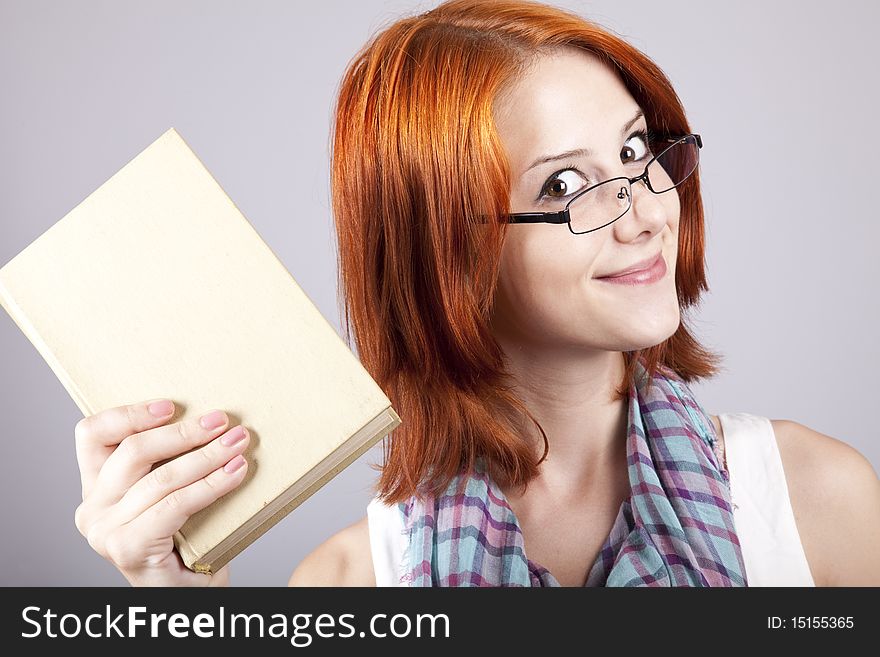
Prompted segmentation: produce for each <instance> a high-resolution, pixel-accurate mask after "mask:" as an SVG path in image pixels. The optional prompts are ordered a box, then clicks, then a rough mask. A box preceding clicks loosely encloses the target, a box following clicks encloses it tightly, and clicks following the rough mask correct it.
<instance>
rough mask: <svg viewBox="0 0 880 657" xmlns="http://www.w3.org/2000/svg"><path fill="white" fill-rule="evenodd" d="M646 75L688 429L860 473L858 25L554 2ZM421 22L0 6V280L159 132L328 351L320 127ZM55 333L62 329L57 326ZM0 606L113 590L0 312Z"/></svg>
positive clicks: (70, 469) (353, 486) (337, 12)
mask: <svg viewBox="0 0 880 657" xmlns="http://www.w3.org/2000/svg"><path fill="white" fill-rule="evenodd" d="M557 4H558V5H560V6H565V7H568V8H573V9H575V10H576V11H578V12H579V13H581V14H582V15H585V16H587V17H589V18H592V19H594V20H597V21H598V22H600V23H601V24H602V25H604V26H606V27H608V28H610V29H612V30H614V31H615V32H617V33H618V34H619V35H620V36H622V37H623V38H625V39H626V40H628V41H629V42H630V43H632V44H633V45H635V46H636V47H637V48H640V49H641V50H643V51H644V52H646V53H647V54H648V55H649V56H650V57H652V58H653V59H654V60H655V61H656V62H657V63H658V64H659V65H660V66H661V67H662V68H663V69H664V70H665V71H666V73H667V74H668V75H669V76H670V78H671V79H672V82H673V84H674V85H675V86H676V89H677V90H678V93H679V95H680V96H681V98H682V100H683V102H684V104H685V106H686V108H687V111H688V116H689V119H690V121H691V124H692V126H693V129H694V131H695V132H699V133H701V134H702V136H703V138H704V143H705V147H704V149H703V155H702V157H703V159H702V163H701V167H702V178H703V182H704V201H705V206H706V220H707V225H708V252H707V262H708V272H709V284H710V286H711V288H712V289H711V293H710V294H708V295H707V296H706V298H705V302H704V304H703V306H702V307H701V309H700V310H699V312H698V314H697V318H698V321H697V323H696V328H697V330H698V332H699V334H700V335H701V337H702V338H703V339H704V340H705V342H706V343H708V344H709V345H710V346H711V347H713V348H715V349H718V350H721V351H722V352H723V353H724V354H726V361H725V365H726V367H727V371H726V372H725V373H724V374H723V375H722V376H720V377H719V378H717V379H716V380H713V381H711V382H708V383H705V384H702V385H696V386H695V388H694V389H695V391H696V392H697V394H698V395H699V396H700V399H701V402H702V403H703V405H704V406H705V408H706V409H707V410H708V411H709V412H711V413H719V412H735V411H745V412H750V413H755V414H758V415H764V416H767V417H771V418H779V419H781V418H787V419H793V420H797V421H798V422H801V423H803V424H806V425H807V426H810V427H812V428H814V429H816V430H818V431H821V432H823V433H826V434H828V435H831V436H834V437H836V438H839V439H841V440H844V441H846V442H848V443H850V444H852V445H853V446H855V447H856V448H858V449H859V450H860V451H861V452H862V453H863V454H865V455H866V456H867V457H868V458H869V459H870V460H871V461H872V462H873V463H874V465H875V468H877V465H878V464H880V447H878V444H877V441H876V438H877V430H876V429H875V428H873V427H874V424H872V423H868V422H865V421H863V420H859V417H862V418H864V417H865V414H866V413H872V412H873V411H874V410H875V404H876V396H877V392H878V385H877V378H876V377H877V371H878V365H880V358H878V345H877V340H876V336H877V328H876V327H877V324H878V302H877V291H876V284H877V282H878V280H880V276H878V274H880V265H878V257H877V254H876V250H877V245H878V243H880V228H878V222H877V219H878V216H877V215H878V211H877V199H876V194H875V192H876V190H877V189H878V185H877V182H876V180H874V178H873V175H872V174H875V173H876V172H877V159H878V157H880V138H878V129H877V127H876V124H875V123H874V122H873V121H872V119H871V118H870V117H871V114H870V112H872V111H874V109H875V108H876V107H877V105H878V102H877V101H878V92H877V85H876V80H877V73H876V68H875V63H876V60H877V57H878V55H880V48H878V46H877V38H876V34H875V33H874V28H875V27H876V25H877V24H878V20H880V10H878V6H880V5H878V4H877V3H874V2H868V1H867V0H866V1H864V2H857V1H852V0H850V1H846V2H837V3H832V4H828V3H819V2H779V1H777V2H757V1H754V0H752V1H749V2H742V1H740V2H737V3H726V2H724V3H722V2H695V1H691V2H684V1H680V0H666V1H665V2H661V3H658V2H648V1H641V0H640V1H636V0H629V1H625V0H608V1H605V2H576V1H570V2H558V3H557ZM434 5H435V3H434V2H412V1H404V0H397V1H385V2H382V1H380V0H325V1H324V2H320V3H305V2H294V1H292V0H291V1H289V2H280V1H275V2H266V1H262V2H244V1H240V2H216V1H212V2H206V1H205V2H181V1H177V0H176V1H174V2H170V1H164V0H163V1H161V2H159V1H152V2H133V1H126V2H120V1H118V0H114V1H112V2H111V1H104V2H96V1H83V0H80V1H78V2H61V1H59V2H46V1H45V0H42V1H34V0H27V1H23V0H21V1H15V2H12V1H10V0H0V265H2V264H5V263H6V262H7V261H8V260H10V259H11V258H12V257H13V256H14V255H16V254H17V253H18V252H19V251H20V250H21V249H23V248H24V247H25V246H27V245H28V244H29V243H30V242H31V241H32V240H34V239H35V238H37V237H38V236H39V235H40V234H42V233H43V232H44V231H45V230H46V229H48V228H49V227H50V226H51V225H52V224H53V223H55V222H56V221H57V220H58V219H60V218H61V217H62V216H64V215H65V214H66V213H67V212H68V211H69V210H71V209H72V208H73V207H74V206H75V205H77V204H78V203H79V202H80V201H82V200H83V199H84V198H85V197H86V196H87V195H88V194H89V193H91V192H92V191H93V190H94V189H96V188H97V187H98V186H99V185H101V184H102V183H103V182H104V181H106V180H107V179H108V178H109V177H110V176H111V175H113V174H114V173H115V172H116V171H117V170H118V169H119V168H121V167H122V166H123V165H124V164H125V163H127V162H128V161H129V160H130V159H131V158H132V157H133V156H134V155H136V154H137V153H138V152H140V151H141V150H142V149H143V148H145V147H146V146H147V145H148V144H150V143H151V142H152V141H153V140H154V139H156V138H157V137H158V136H159V135H160V134H162V133H163V132H164V131H165V130H167V129H168V128H169V127H172V126H173V127H175V128H177V130H178V131H179V132H180V133H181V134H182V135H183V137H184V138H185V139H186V140H187V142H188V143H189V144H190V145H191V146H192V148H193V149H194V150H195V151H196V153H198V155H199V157H200V158H201V159H202V161H203V162H204V163H205V164H206V166H207V167H208V168H209V169H210V170H211V172H212V173H213V174H214V176H215V177H216V178H217V180H218V181H219V182H220V184H221V185H222V186H223V187H224V189H225V190H226V192H227V193H228V194H229V195H230V196H231V197H232V198H233V199H234V201H235V203H236V204H237V205H238V207H239V208H240V209H241V210H242V211H243V212H244V214H245V215H246V216H247V217H248V219H249V220H250V222H251V223H252V224H253V225H254V226H255V228H256V229H257V231H258V232H259V233H260V235H261V236H262V237H263V239H264V240H265V241H266V242H267V243H268V244H269V245H270V246H271V248H272V249H273V250H274V251H275V253H277V254H278V256H279V258H281V260H282V261H283V262H284V264H285V265H286V266H287V268H288V269H289V270H290V272H291V273H292V274H293V276H294V277H295V278H296V280H297V281H298V282H299V283H300V285H301V286H302V287H303V289H304V290H305V291H306V292H307V293H308V294H309V296H310V297H311V298H312V299H313V300H314V301H315V303H316V304H317V306H318V307H319V309H320V310H321V311H322V312H323V313H324V315H325V316H326V317H327V318H328V319H329V320H330V321H331V322H332V323H333V324H334V325H335V326H336V327H337V330H338V331H340V333H341V324H340V320H339V314H338V309H337V297H336V287H335V286H336V266H335V264H336V263H335V246H334V236H333V232H332V222H331V216H330V210H329V208H330V204H329V186H328V145H329V136H330V133H329V129H330V121H331V108H332V103H333V99H334V95H335V90H336V88H337V85H338V83H339V78H340V76H341V75H342V72H343V70H344V68H345V65H346V63H347V62H348V60H349V59H350V58H351V57H352V56H353V54H354V53H355V51H356V50H357V49H358V48H359V47H360V46H361V45H362V44H363V43H364V42H365V41H366V40H367V38H368V37H369V35H370V34H372V33H373V32H374V31H375V30H376V29H378V28H380V27H381V26H382V25H384V24H386V23H387V22H389V21H391V20H393V19H395V18H396V17H398V16H401V15H403V14H410V13H419V12H421V11H425V10H426V9H429V8H431V7H433V6H434ZM71 321H75V318H71ZM0 417H2V418H3V429H2V436H3V452H4V453H3V458H2V466H0V467H2V476H0V497H2V500H3V512H2V527H3V535H4V538H3V540H2V541H0V563H2V575H0V584H3V585H13V584H15V585H53V584H61V585H99V584H110V585H117V584H119V585H122V584H126V582H125V580H124V578H123V577H122V576H121V575H120V574H119V573H117V572H116V570H115V569H114V568H113V567H112V566H110V564H108V563H107V562H105V561H104V560H103V559H101V557H99V556H98V555H97V554H96V553H94V552H93V551H92V550H91V548H89V546H88V544H87V542H86V541H85V539H84V538H82V537H81V536H80V534H79V533H78V532H77V530H76V527H75V526H74V523H73V513H74V509H75V508H76V506H77V505H78V503H79V502H80V499H79V495H80V490H79V478H78V470H77V465H76V458H75V452H74V442H73V427H74V425H75V424H76V422H77V421H78V420H79V419H80V418H81V417H82V416H81V414H80V412H79V410H78V409H77V407H76V406H75V404H74V403H73V401H72V400H71V399H70V398H69V397H68V395H67V393H66V392H65V390H64V389H63V387H62V386H61V384H60V383H59V381H58V380H57V379H56V378H55V375H54V374H53V373H52V371H51V370H50V369H49V367H48V365H46V363H45V362H44V361H43V360H42V358H41V357H40V356H39V354H38V353H37V352H36V350H35V349H34V348H33V347H32V346H31V344H30V343H29V342H28V341H27V339H26V338H25V337H24V335H23V334H22V333H21V332H20V331H19V330H18V328H17V327H16V326H15V324H14V323H13V322H12V320H11V319H10V318H9V317H8V316H7V315H6V313H0ZM380 458H381V452H380V451H379V448H378V447H377V448H374V449H373V450H372V451H371V452H368V453H367V454H366V455H364V456H363V457H362V458H361V459H360V460H359V461H357V462H356V463H355V464H353V465H352V466H351V467H350V468H348V469H347V470H346V471H345V472H343V473H342V474H341V475H339V476H338V477H337V478H335V479H334V480H333V481H331V482H330V483H329V484H327V485H326V486H325V487H324V488H323V489H322V490H321V491H319V492H318V493H317V494H316V495H314V496H313V497H312V498H310V499H309V500H308V501H306V502H305V503H304V504H303V505H302V506H300V507H299V508H298V509H297V510H296V511H295V512H294V513H293V514H291V515H290V516H288V517H287V518H286V519H285V520H284V521H283V522H281V523H280V524H279V525H277V526H276V527H275V528H273V529H272V530H270V531H269V532H268V533H267V534H266V535H264V536H263V537H262V538H261V539H259V540H258V541H257V542H256V543H255V544H253V545H252V546H251V547H250V548H249V549H248V550H246V551H245V552H244V553H242V554H241V555H239V556H238V557H236V559H235V560H234V561H233V562H232V583H233V584H238V585H244V584H254V585H280V584H285V583H286V582H287V578H288V577H289V575H290V573H291V571H292V570H293V568H294V566H295V565H296V564H297V563H298V562H299V561H300V560H301V559H302V557H304V556H305V555H306V554H307V553H308V552H309V551H310V550H312V549H313V548H314V547H315V546H317V545H318V544H319V543H320V542H322V541H323V540H325V539H326V538H327V537H329V536H330V535H331V534H332V533H334V532H335V531H337V530H339V529H341V528H342V527H344V526H346V525H348V524H350V523H352V522H354V521H356V520H358V519H359V518H361V517H362V516H363V515H364V512H365V506H366V504H367V502H368V501H369V497H370V484H371V483H372V481H373V480H374V477H375V472H374V471H373V470H371V469H370V468H369V465H368V464H369V463H375V462H378V461H379V460H380Z"/></svg>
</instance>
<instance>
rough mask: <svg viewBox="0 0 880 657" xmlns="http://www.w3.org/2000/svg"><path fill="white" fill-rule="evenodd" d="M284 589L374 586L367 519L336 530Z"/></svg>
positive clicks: (299, 568) (312, 552)
mask: <svg viewBox="0 0 880 657" xmlns="http://www.w3.org/2000/svg"><path fill="white" fill-rule="evenodd" d="M287 585H288V586H376V578H375V575H374V573H373V558H372V555H371V554H370V532H369V526H368V524H367V517H366V516H364V517H363V518H361V519H360V520H358V521H357V522H355V523H353V524H351V525H349V526H348V527H345V528H344V529H342V530H340V531H339V532H337V533H336V534H334V535H333V536H331V537H330V538H328V539H327V540H326V541H324V542H323V543H321V544H320V545H319V546H318V547H316V548H315V549H314V550H312V551H311V552H310V553H309V554H307V555H306V556H305V558H304V559H303V560H302V561H301V562H300V563H299V565H298V566H297V567H296V568H295V569H294V571H293V574H292V575H291V576H290V580H289V581H288V583H287Z"/></svg>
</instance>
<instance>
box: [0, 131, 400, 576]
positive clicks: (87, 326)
mask: <svg viewBox="0 0 880 657" xmlns="http://www.w3.org/2000/svg"><path fill="white" fill-rule="evenodd" d="M0 305H2V306H3V308H4V309H5V310H6V312H7V313H8V314H9V315H10V316H11V317H12V319H13V321H15V323H16V324H17V325H18V327H19V328H20V329H21V331H22V332H23V333H24V334H25V335H26V336H27V338H28V339H29V340H30V341H31V342H32V343H33V345H34V347H35V348H36V349H37V350H38V351H39V353H40V354H41V355H42V357H43V358H44V359H45V360H46V362H47V363H48V365H49V366H50V367H51V368H52V371H53V372H54V373H55V375H56V376H57V377H58V379H59V380H60V381H61V383H62V384H63V386H64V387H65V389H66V390H67V392H68V393H69V394H70V396H71V397H72V398H73V399H74V401H75V402H76V404H77V406H79V408H80V410H81V411H82V412H83V414H85V415H92V414H94V413H96V412H98V411H100V410H103V409H106V408H110V407H113V406H120V405H124V404H130V403H134V402H138V401H142V400H146V399H152V398H158V397H163V398H164V397H167V398H170V399H172V400H174V402H175V404H176V406H177V412H176V415H175V416H174V417H173V418H172V420H171V422H176V421H179V420H182V419H187V418H188V417H189V416H193V417H195V416H197V415H199V414H200V413H202V412H204V411H206V410H210V409H212V408H220V409H223V410H225V411H226V412H227V414H228V415H229V417H230V426H233V425H234V424H237V423H238V424H243V425H244V426H246V427H247V428H248V431H249V432H250V434H251V443H250V445H248V448H247V450H246V452H245V457H246V458H247V459H248V463H249V466H248V472H247V475H246V478H245V480H244V481H243V482H242V483H241V484H240V485H239V486H238V487H237V488H236V489H234V490H233V491H231V492H229V493H227V494H226V495H224V496H223V497H222V498H220V499H219V500H217V501H216V502H214V503H213V504H211V505H210V506H208V507H207V508H205V509H203V510H201V511H199V512H198V513H196V514H195V515H193V516H192V517H190V519H189V520H188V521H187V522H186V524H184V525H183V527H182V528H181V529H180V531H179V532H178V533H177V534H176V535H175V537H174V540H175V545H176V546H177V548H178V551H179V552H180V554H181V557H182V558H183V561H184V563H185V564H186V565H187V567H189V568H191V569H192V570H196V571H200V572H216V571H217V570H218V569H219V568H221V567H222V566H223V565H224V564H226V563H227V562H228V561H229V560H230V559H232V558H233V557H234V556H235V555H236V554H238V553H239V552H241V551H242V550H243V549H244V548H246V547H247V546H248V545H250V544H251V543H252V542H253V541H254V540H256V539H257V538H258V537H259V536H260V535H262V534H263V533H264V532H265V531H266V530H268V529H269V528H270V527H272V526H273V525H274V524H276V523H277V522H278V521H279V520H281V519H282V518H283V517H284V516H285V515H287V514H288V513H289V512H291V511H292V510H293V509H295V508H296V507H297V506H298V505H299V504H301V503H302V502H303V501H305V500H306V499H307V498H308V497H309V496H311V495H312V494H314V493H315V492H316V491H317V490H318V489H320V488H321V487H322V486H323V485H324V484H326V483H327V482H328V481H329V480H330V479H331V478H333V477H334V476H336V475H337V474H338V473H339V472H341V471H342V470H343V469H344V468H346V467H347V466H348V465H350V464H351V463H352V462H353V461H354V460H355V459H357V458H358V457H359V456H360V455H361V454H363V453H364V452H365V451H366V450H368V449H369V448H370V447H372V446H373V445H374V444H376V443H377V442H378V441H379V440H381V439H382V438H383V437H384V436H385V435H387V434H388V433H389V432H391V431H392V430H393V429H394V428H395V427H397V426H398V425H399V424H400V418H399V417H398V416H397V414H396V413H395V411H394V409H393V408H392V406H391V403H390V401H389V399H388V397H387V396H386V395H385V393H384V392H383V391H382V389H381V388H380V387H379V386H378V384H377V383H376V382H375V381H374V380H373V378H372V377H371V376H370V375H369V373H368V372H367V371H366V369H364V367H363V365H362V364H361V363H360V361H359V360H358V359H357V357H356V356H355V354H354V353H352V351H351V350H350V349H349V347H348V346H347V345H346V343H345V342H344V341H343V340H342V338H341V337H340V336H339V334H338V333H337V332H336V330H335V329H334V327H333V326H332V325H331V324H330V323H329V322H328V321H327V320H326V319H325V318H324V316H323V315H322V314H321V313H320V311H319V310H318V309H317V307H316V306H315V305H314V304H313V302H312V301H311V299H310V298H309V297H308V296H307V295H306V294H305V293H304V292H303V290H302V289H301V288H300V286H299V285H298V284H297V282H296V281H295V280H294V278H293V277H292V276H291V274H290V272H288V271H287V269H285V267H284V265H283V264H282V263H281V262H280V261H279V260H278V258H277V257H276V255H275V254H274V253H273V252H272V250H271V249H270V248H269V247H268V246H267V245H266V243H265V242H264V241H263V240H262V239H261V238H260V236H259V234H258V233H257V232H256V231H255V230H254V228H253V226H252V225H251V224H250V223H249V222H248V221H247V219H246V218H245V217H244V215H243V214H242V213H241V211H240V210H239V209H238V208H237V207H236V206H235V204H234V203H233V202H232V200H231V199H230V198H229V196H227V194H226V193H225V192H224V191H223V189H222V188H221V187H220V185H219V184H218V183H217V181H216V180H215V179H214V178H213V176H212V175H211V174H210V172H209V171H208V170H207V169H206V168H205V166H204V164H203V163H202V162H201V161H200V160H199V158H198V157H197V156H196V155H195V153H194V152H193V151H192V150H191V149H190V148H189V146H188V145H187V144H186V142H185V141H184V140H183V138H182V137H181V136H180V134H179V133H178V132H177V131H176V130H175V129H174V128H171V129H169V130H168V131H166V132H165V133H164V134H163V135H161V136H160V137H159V138H158V139H157V140H156V141H155V142H153V143H152V144H150V145H149V146H148V147H147V148H146V149H144V150H143V151H142V152H140V153H139V154H138V155H137V156H136V157H134V159H132V160H131V161H130V162H129V163H128V164H126V165H125V166H124V167H122V169H120V170H119V171H118V172H117V173H115V174H114V175H113V176H112V177H111V178H110V179H109V180H107V181H106V182H105V183H104V184H103V185H101V186H100V187H99V188H98V189H97V190H95V191H94V192H93V193H92V194H90V195H89V196H88V197H87V198H85V200H83V201H82V202H81V203H80V204H79V205H77V206H76V207H75V208H73V210H71V211H70V212H69V213H68V214H67V215H65V216H64V217H63V218H62V219H60V220H59V221H58V222H56V223H55V224H54V225H53V226H51V227H50V228H49V229H48V230H46V231H45V232H44V233H43V234H42V235H40V236H39V237H38V238H37V239H35V240H34V241H33V242H32V243H31V244H29V245H28V246H27V247H25V248H24V249H23V250H22V251H21V252H20V253H19V254H18V255H16V256H15V257H14V258H13V259H12V260H10V261H9V262H8V263H7V264H6V265H4V266H3V267H2V268H0Z"/></svg>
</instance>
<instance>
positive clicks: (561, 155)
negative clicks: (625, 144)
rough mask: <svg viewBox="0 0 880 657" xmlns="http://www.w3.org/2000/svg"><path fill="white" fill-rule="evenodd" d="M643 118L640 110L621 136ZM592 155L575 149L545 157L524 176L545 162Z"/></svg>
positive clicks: (622, 131)
mask: <svg viewBox="0 0 880 657" xmlns="http://www.w3.org/2000/svg"><path fill="white" fill-rule="evenodd" d="M643 116H644V114H643V113H642V110H641V109H639V110H638V111H637V112H636V115H635V116H634V117H632V118H631V119H630V120H629V121H627V122H626V123H625V124H624V125H623V128H621V129H620V136H621V137H623V135H624V134H626V131H627V130H629V129H630V128H631V127H632V125H633V124H634V123H635V122H636V121H638V120H639V119H640V118H641V117H643ZM592 154H593V151H592V150H591V149H589V148H575V149H572V150H570V151H565V152H564V153H558V154H556V155H545V156H543V157H539V158H538V159H537V160H535V161H534V162H532V163H531V164H530V165H529V167H528V168H527V169H526V170H525V171H523V175H525V174H526V173H527V172H529V171H531V170H532V169H534V168H535V167H536V166H538V165H539V164H544V163H545V162H553V161H554V160H563V159H565V158H568V157H590V156H591V155H592Z"/></svg>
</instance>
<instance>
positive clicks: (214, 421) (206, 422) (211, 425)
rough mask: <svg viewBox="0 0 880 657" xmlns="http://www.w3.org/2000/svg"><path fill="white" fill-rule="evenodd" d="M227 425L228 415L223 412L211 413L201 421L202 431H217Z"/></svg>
mask: <svg viewBox="0 0 880 657" xmlns="http://www.w3.org/2000/svg"><path fill="white" fill-rule="evenodd" d="M225 423H226V413H224V412H223V411H211V412H210V413H207V414H206V415H203V416H202V417H201V419H200V420H199V424H200V425H202V429H209V430H210V429H216V428H217V427H222V426H223V425H224V424H225Z"/></svg>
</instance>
